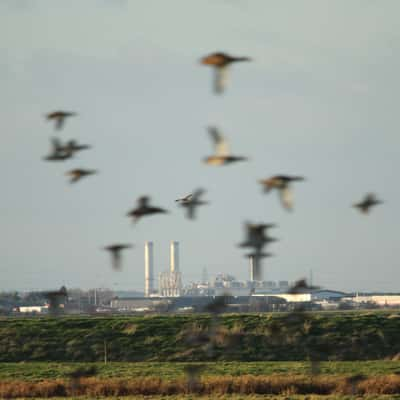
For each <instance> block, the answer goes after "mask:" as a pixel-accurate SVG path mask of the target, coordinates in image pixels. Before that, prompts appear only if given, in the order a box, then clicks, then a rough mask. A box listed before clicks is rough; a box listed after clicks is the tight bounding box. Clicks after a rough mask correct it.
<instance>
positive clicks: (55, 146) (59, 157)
mask: <svg viewBox="0 0 400 400" xmlns="http://www.w3.org/2000/svg"><path fill="white" fill-rule="evenodd" d="M72 156H73V152H71V151H70V149H68V148H65V147H64V146H63V145H62V144H61V142H60V141H59V139H57V138H52V139H51V152H50V154H49V155H48V156H45V157H43V159H44V160H46V161H64V160H67V159H68V158H72Z"/></svg>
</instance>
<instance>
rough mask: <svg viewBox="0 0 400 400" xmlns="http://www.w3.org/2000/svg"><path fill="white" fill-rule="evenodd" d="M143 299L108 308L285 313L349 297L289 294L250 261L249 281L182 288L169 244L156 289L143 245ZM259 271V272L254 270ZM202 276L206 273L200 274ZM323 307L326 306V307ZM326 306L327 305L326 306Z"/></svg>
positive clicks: (149, 246) (226, 278) (222, 279)
mask: <svg viewBox="0 0 400 400" xmlns="http://www.w3.org/2000/svg"><path fill="white" fill-rule="evenodd" d="M144 266H145V291H144V292H145V297H144V298H138V297H135V298H114V299H113V300H112V301H111V307H112V308H113V309H114V310H118V311H120V312H148V311H158V312H160V311H161V312H162V311H182V310H183V311H202V310H205V309H206V307H207V305H208V304H210V302H212V301H214V299H215V298H218V297H222V296H223V297H224V298H226V299H227V306H228V307H230V309H231V310H235V311H240V310H241V311H248V310H254V309H258V310H269V311H273V310H283V311H284V310H286V309H287V306H288V305H289V304H295V303H302V304H312V303H314V304H316V303H321V307H322V305H326V306H327V307H328V306H330V304H331V302H334V303H335V302H336V303H337V302H338V301H339V300H340V299H342V298H344V297H346V296H348V295H347V294H346V293H343V292H338V291H333V290H310V289H307V288H306V289H304V290H303V291H301V292H297V293H290V285H289V282H288V281H284V280H282V281H279V282H275V281H263V280H261V278H262V271H261V270H260V268H261V266H260V265H259V264H258V265H255V263H254V262H253V260H252V258H251V257H250V261H249V272H250V274H249V275H250V277H249V278H250V279H249V280H245V281H238V280H237V279H235V277H234V276H232V275H229V274H218V275H217V276H216V277H214V278H213V279H211V280H209V279H208V278H203V279H202V282H200V283H191V284H190V285H187V286H183V284H182V272H181V268H180V257H179V243H178V242H176V241H171V242H170V247H169V269H168V270H165V271H161V272H160V273H159V274H158V287H157V288H156V287H155V278H154V276H155V271H154V244H153V242H151V241H147V242H145V245H144ZM257 268H258V269H257ZM203 276H205V277H206V276H207V273H206V272H204V271H203ZM325 303H326V304H325ZM328 303H329V305H328Z"/></svg>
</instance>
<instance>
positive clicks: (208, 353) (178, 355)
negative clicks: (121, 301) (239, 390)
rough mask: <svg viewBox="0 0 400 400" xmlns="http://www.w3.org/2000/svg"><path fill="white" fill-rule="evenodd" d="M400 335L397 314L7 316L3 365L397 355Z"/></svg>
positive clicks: (0, 347) (2, 326)
mask: <svg viewBox="0 0 400 400" xmlns="http://www.w3.org/2000/svg"><path fill="white" fill-rule="evenodd" d="M399 332H400V312H399V311H392V312H387V313H382V312H365V313H354V312H351V313H314V314H302V313H299V314H239V315H237V314H226V315H225V314H224V315H222V316H220V317H219V318H218V320H217V322H216V321H215V319H213V318H212V317H210V316H209V315H172V316H149V317H104V318H99V317H96V318H88V317H75V318H72V317H64V318H24V319H17V318H9V319H1V320H0V362H20V361H78V362H94V361H102V360H103V358H104V343H106V346H107V355H108V359H109V360H110V361H183V362H188V361H274V360H277V361H283V360H284V361H301V360H309V359H313V360H320V361H324V360H332V361H338V360H378V359H393V358H396V357H397V356H398V355H399V354H400V340H399Z"/></svg>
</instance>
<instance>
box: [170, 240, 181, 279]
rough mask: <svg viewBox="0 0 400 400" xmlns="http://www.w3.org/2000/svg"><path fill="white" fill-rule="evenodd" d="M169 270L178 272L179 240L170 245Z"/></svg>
mask: <svg viewBox="0 0 400 400" xmlns="http://www.w3.org/2000/svg"><path fill="white" fill-rule="evenodd" d="M170 271H171V272H179V242H171V245H170Z"/></svg>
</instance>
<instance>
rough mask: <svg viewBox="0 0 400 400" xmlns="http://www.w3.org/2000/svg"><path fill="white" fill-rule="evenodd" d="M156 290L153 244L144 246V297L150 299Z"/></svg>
mask: <svg viewBox="0 0 400 400" xmlns="http://www.w3.org/2000/svg"><path fill="white" fill-rule="evenodd" d="M153 290H154V276H153V242H145V244H144V295H145V296H146V297H149V296H150V294H152V293H153Z"/></svg>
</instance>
